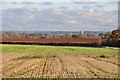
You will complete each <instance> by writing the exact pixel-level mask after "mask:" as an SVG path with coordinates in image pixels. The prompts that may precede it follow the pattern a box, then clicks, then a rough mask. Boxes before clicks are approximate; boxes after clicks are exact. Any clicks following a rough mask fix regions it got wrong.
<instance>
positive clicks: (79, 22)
mask: <svg viewBox="0 0 120 80" xmlns="http://www.w3.org/2000/svg"><path fill="white" fill-rule="evenodd" d="M0 11H1V12H2V13H0V18H1V19H2V23H0V24H2V30H3V31H5V30H7V31H9V30H14V31H80V30H85V31H111V30H113V29H117V27H118V3H117V2H2V8H1V9H0Z"/></svg>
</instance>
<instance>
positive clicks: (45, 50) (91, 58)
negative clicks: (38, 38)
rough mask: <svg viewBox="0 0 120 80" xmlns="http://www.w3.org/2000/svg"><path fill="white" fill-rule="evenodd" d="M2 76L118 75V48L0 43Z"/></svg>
mask: <svg viewBox="0 0 120 80" xmlns="http://www.w3.org/2000/svg"><path fill="white" fill-rule="evenodd" d="M0 47H2V59H3V66H2V70H3V77H4V78H21V77H22V78H28V77H29V78H117V77H118V65H120V64H118V50H117V49H109V48H97V47H70V46H69V47H68V46H39V45H10V44H9V45H7V44H6V45H5V44H4V45H0Z"/></svg>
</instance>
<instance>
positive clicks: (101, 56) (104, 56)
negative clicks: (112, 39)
mask: <svg viewBox="0 0 120 80" xmlns="http://www.w3.org/2000/svg"><path fill="white" fill-rule="evenodd" d="M99 57H100V58H109V56H106V55H100V56H99Z"/></svg>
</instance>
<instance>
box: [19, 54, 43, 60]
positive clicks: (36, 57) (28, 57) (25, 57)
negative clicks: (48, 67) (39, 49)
mask: <svg viewBox="0 0 120 80" xmlns="http://www.w3.org/2000/svg"><path fill="white" fill-rule="evenodd" d="M41 58H43V56H39V55H38V56H22V57H18V58H17V59H41Z"/></svg>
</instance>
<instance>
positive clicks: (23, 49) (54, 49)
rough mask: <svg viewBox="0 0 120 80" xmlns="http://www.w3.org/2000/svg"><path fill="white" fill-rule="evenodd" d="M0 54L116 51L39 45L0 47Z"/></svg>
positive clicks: (112, 50) (107, 52)
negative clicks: (0, 51) (0, 48)
mask: <svg viewBox="0 0 120 80" xmlns="http://www.w3.org/2000/svg"><path fill="white" fill-rule="evenodd" d="M0 46H1V47H2V52H3V53H6V52H17V53H28V52H31V53H40V54H42V53H73V54H74V53H78V54H79V53H84V54H85V53H87V54H117V53H118V50H116V49H108V48H97V47H71V46H40V45H8V44H3V45H0Z"/></svg>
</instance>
